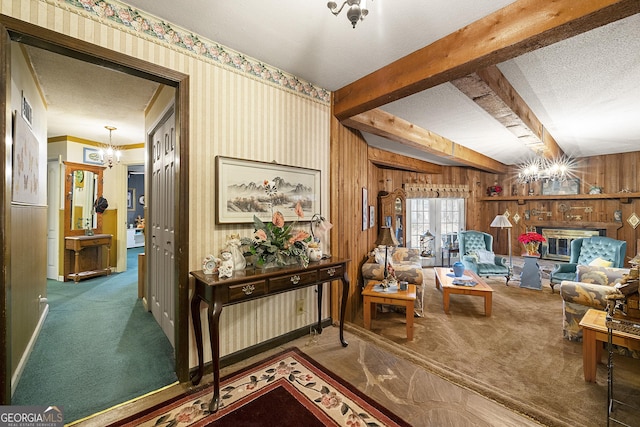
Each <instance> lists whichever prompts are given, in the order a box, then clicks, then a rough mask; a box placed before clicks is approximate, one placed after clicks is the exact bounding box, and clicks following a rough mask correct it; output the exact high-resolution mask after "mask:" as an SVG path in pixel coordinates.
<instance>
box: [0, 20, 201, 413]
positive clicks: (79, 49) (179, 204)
mask: <svg viewBox="0 0 640 427" xmlns="http://www.w3.org/2000/svg"><path fill="white" fill-rule="evenodd" d="M10 40H15V41H20V42H21V43H26V44H31V45H34V46H37V47H40V48H43V49H47V50H51V51H55V52H57V53H61V54H63V55H67V56H71V57H74V58H76V59H80V60H82V61H86V62H89V63H93V64H100V65H101V66H103V67H107V68H113V69H117V70H119V71H123V72H125V73H130V74H133V75H136V76H139V77H143V78H145V79H149V80H152V81H156V82H159V83H163V84H165V85H168V86H172V87H174V88H176V99H175V105H176V120H175V123H176V141H177V150H176V155H177V156H178V158H179V159H180V161H179V162H177V163H178V166H177V167H176V168H175V171H174V173H175V186H174V190H175V201H176V203H175V204H174V206H175V209H176V217H180V218H182V220H181V221H180V222H179V224H176V230H175V236H176V240H175V248H176V251H177V252H178V253H180V254H181V256H180V257H176V258H175V259H174V263H175V271H176V273H175V278H176V280H175V281H174V282H173V283H175V286H174V293H175V295H176V305H175V319H176V322H175V359H176V374H177V376H178V380H179V381H182V382H184V381H187V380H188V370H189V366H188V351H189V348H188V312H189V305H188V249H189V248H188V242H187V236H188V229H189V224H188V212H187V206H188V191H187V190H188V123H187V117H188V84H189V80H188V76H186V75H184V74H182V73H178V72H176V71H174V70H170V69H166V68H164V67H160V66H157V65H155V64H152V63H147V62H145V61H140V60H139V59H136V58H133V57H129V56H127V55H124V54H121V53H119V52H115V51H111V50H109V49H105V48H102V47H99V46H96V45H92V44H90V43H87V42H82V41H79V40H76V39H72V38H71V37H67V36H62V35H60V34H59V33H55V32H53V31H50V30H46V29H43V28H41V27H37V26H34V25H31V24H28V23H24V22H22V21H19V20H16V19H14V18H11V17H7V16H0V44H1V45H2V46H3V48H6V49H4V50H5V54H3V55H1V57H0V69H2V70H6V71H8V72H2V73H0V88H1V89H0V105H1V106H2V111H3V112H4V113H5V114H2V115H1V118H0V133H2V134H4V135H8V136H10V135H11V119H10V118H11V115H10V99H9V96H10V90H9V89H8V88H9V87H10V75H11V74H10V45H9V41H10ZM150 149H151V148H150V147H148V148H147V150H150ZM0 156H1V157H3V158H4V159H5V161H4V162H0V172H1V173H2V174H3V176H5V188H9V189H10V188H11V184H12V181H11V180H12V177H11V174H10V173H7V171H9V170H10V169H11V153H10V152H8V150H7V147H6V146H5V145H4V144H3V145H2V146H1V148H0ZM154 191H155V189H154V188H153V186H150V187H149V197H150V198H151V199H152V198H153V194H154ZM5 194H7V192H6V191H5V192H3V198H2V200H3V201H4V203H3V209H4V215H0V231H1V233H0V244H1V245H2V247H3V251H2V254H1V256H2V257H1V261H2V263H3V267H4V269H3V273H2V274H3V278H2V285H3V289H2V292H1V293H0V308H1V310H0V312H1V313H2V316H0V341H1V342H3V343H5V344H4V345H3V346H2V347H1V348H0V364H2V371H3V374H5V375H2V376H0V378H2V379H1V380H0V381H1V384H0V385H1V387H0V404H10V402H11V381H10V378H11V364H10V357H11V353H10V348H9V345H8V344H7V343H9V342H10V340H11V331H10V330H9V329H8V326H9V313H10V310H11V303H10V299H9V295H10V284H9V280H10V277H11V275H10V268H11V265H10V262H9V261H10V259H11V257H10V253H9V249H8V247H9V245H8V242H9V240H10V238H11V235H12V233H11V210H10V209H9V207H10V198H6V197H5V196H4V195H5ZM9 194H10V192H9ZM14 261H15V260H14ZM147 265H148V270H149V271H153V270H154V269H155V268H157V266H154V265H153V263H152V262H149V263H147ZM6 374H8V375H6Z"/></svg>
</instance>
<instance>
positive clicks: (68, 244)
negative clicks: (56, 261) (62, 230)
mask: <svg viewBox="0 0 640 427" xmlns="http://www.w3.org/2000/svg"><path fill="white" fill-rule="evenodd" d="M111 239H112V236H111V234H94V235H93V236H67V237H65V238H64V248H65V256H64V258H65V262H64V275H65V279H66V280H71V279H73V281H74V282H75V283H78V280H81V279H88V278H90V277H95V276H103V275H108V274H111V267H109V259H110V256H111ZM103 247H106V248H107V264H106V266H104V263H103V258H104V255H103V253H102V248H103ZM71 251H73V252H71ZM71 254H73V255H74V256H73V272H72V271H71V263H72V261H71V256H70V255H71Z"/></svg>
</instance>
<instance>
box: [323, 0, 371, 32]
mask: <svg viewBox="0 0 640 427" xmlns="http://www.w3.org/2000/svg"><path fill="white" fill-rule="evenodd" d="M345 5H346V6H349V10H347V18H348V19H349V21H351V25H353V28H356V24H357V23H358V21H364V17H365V16H367V15H368V14H369V9H367V0H346V1H344V2H343V3H342V6H340V8H339V9H338V5H337V4H336V2H334V1H330V2H329V3H327V7H328V8H329V10H331V13H333V14H334V15H335V16H338V15H339V14H340V12H342V9H343V8H344V7H345Z"/></svg>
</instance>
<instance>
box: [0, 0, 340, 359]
mask: <svg viewBox="0 0 640 427" xmlns="http://www.w3.org/2000/svg"><path fill="white" fill-rule="evenodd" d="M1 7H2V10H1V12H2V13H3V14H5V15H8V16H12V17H15V18H17V19H20V20H23V21H26V22H30V23H32V24H36V25H39V26H42V27H44V28H47V29H50V30H54V31H57V32H60V33H63V34H66V35H68V36H72V37H75V38H78V39H80V40H84V41H87V42H91V43H95V44H97V45H100V46H103V47H106V48H109V49H112V50H115V51H118V52H121V53H124V54H127V55H131V56H135V57H137V58H139V59H142V60H145V61H149V62H152V63H155V64H158V65H161V66H164V67H167V68H170V69H174V70H176V71H180V72H182V73H185V74H188V75H189V76H190V88H189V89H190V94H189V97H190V123H189V127H190V144H191V146H190V147H189V149H190V164H189V170H190V189H189V190H190V210H189V211H190V218H189V221H190V224H191V230H190V233H189V242H190V243H189V250H190V259H189V264H190V269H192V270H196V269H200V268H201V266H200V262H201V259H202V258H203V257H204V256H205V255H207V254H209V253H215V254H217V253H219V251H220V249H222V247H223V246H224V241H225V238H226V236H227V235H229V234H232V233H240V234H241V235H243V236H244V235H246V236H248V235H250V234H251V232H252V231H253V230H252V228H251V225H250V224H247V225H234V226H218V225H216V224H215V194H216V182H215V156H217V155H222V156H229V157H238V158H244V159H251V160H259V161H268V162H271V161H276V162H278V163H282V164H286V165H292V166H300V167H306V168H312V169H319V170H321V172H322V173H321V178H322V180H321V188H322V195H321V206H322V209H321V210H322V212H321V213H322V214H323V215H325V216H328V213H329V130H330V129H329V119H330V105H329V104H328V103H327V102H323V101H321V100H318V99H315V98H313V97H309V96H306V95H304V94H301V93H296V92H295V91H292V90H289V89H287V88H283V87H280V86H278V85H276V84H271V83H269V82H268V81H264V80H261V79H259V78H256V77H255V76H253V75H251V74H246V73H243V72H242V71H240V70H237V69H233V68H231V67H225V66H223V65H220V64H218V63H216V62H215V61H211V60H208V59H207V58H204V57H201V56H197V55H194V54H190V53H189V52H186V51H184V50H181V49H179V48H177V47H175V46H171V45H169V44H166V43H164V42H162V41H159V40H158V39H153V38H151V37H147V36H146V35H144V34H136V33H135V32H133V31H131V30H130V29H128V28H126V27H124V26H122V25H118V24H116V23H113V22H107V21H106V20H103V19H101V18H99V17H97V16H96V15H95V14H91V13H88V12H86V11H85V10H84V9H82V8H79V7H76V6H73V5H70V4H69V3H66V2H58V1H53V0H42V1H38V0H7V1H3V2H2V6H1ZM328 294H329V292H325V294H324V295H325V301H324V306H325V308H324V310H323V313H326V315H325V316H324V317H328V302H327V301H328ZM315 295H316V294H315V292H314V288H307V289H303V290H297V291H293V292H289V293H285V294H280V295H277V296H273V297H269V298H265V299H263V300H259V301H254V302H249V303H245V304H240V305H235V306H231V307H227V308H225V309H224V310H223V313H222V316H221V325H222V329H221V343H220V344H221V353H222V355H226V354H229V353H233V352H236V351H238V350H241V349H243V348H246V347H248V346H251V345H254V344H257V343H259V342H261V341H264V340H267V339H270V338H273V337H276V336H279V335H281V334H283V333H286V332H288V331H291V330H294V329H297V328H300V327H303V326H306V325H309V324H311V323H313V321H314V319H317V314H316V311H315V306H316V304H315V302H314V301H315ZM298 299H304V300H305V302H306V305H305V313H304V314H303V315H297V314H296V313H295V301H296V300H298ZM274 307H277V309H274ZM203 311H204V310H203ZM203 317H205V318H206V316H203ZM205 339H206V338H205ZM207 347H208V345H205V349H207ZM190 348H191V352H190V353H191V356H190V365H191V366H195V364H196V355H195V345H194V344H193V343H192V345H191V347H190ZM205 359H206V360H210V353H207V354H206V355H205Z"/></svg>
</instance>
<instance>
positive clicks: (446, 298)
mask: <svg viewBox="0 0 640 427" xmlns="http://www.w3.org/2000/svg"><path fill="white" fill-rule="evenodd" d="M442 305H443V306H444V312H445V313H446V314H449V289H448V288H442Z"/></svg>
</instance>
